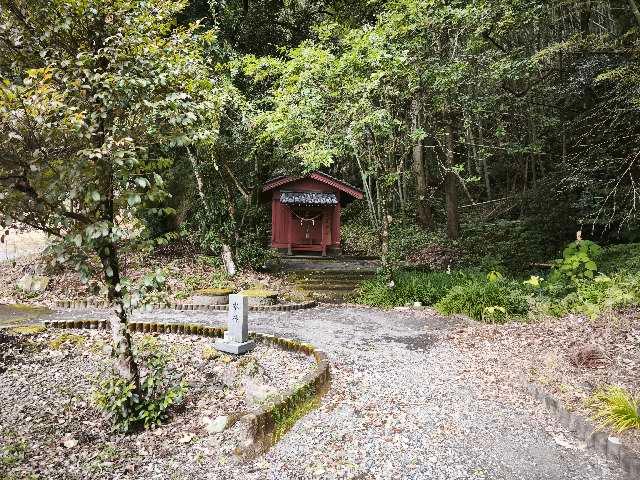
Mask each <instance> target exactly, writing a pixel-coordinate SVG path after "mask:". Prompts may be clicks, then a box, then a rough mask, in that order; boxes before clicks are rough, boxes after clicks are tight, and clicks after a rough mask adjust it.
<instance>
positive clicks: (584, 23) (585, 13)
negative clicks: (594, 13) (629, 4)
mask: <svg viewBox="0 0 640 480" xmlns="http://www.w3.org/2000/svg"><path fill="white" fill-rule="evenodd" d="M631 1H633V0H631ZM582 3H583V5H582V9H581V10H580V32H581V33H582V37H586V36H587V35H589V27H590V25H591V1H590V0H583V2H582Z"/></svg>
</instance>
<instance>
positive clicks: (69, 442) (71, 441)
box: [62, 437, 78, 448]
mask: <svg viewBox="0 0 640 480" xmlns="http://www.w3.org/2000/svg"><path fill="white" fill-rule="evenodd" d="M62 445H64V446H65V448H73V447H75V446H76V445H78V440H76V439H75V438H72V437H65V438H63V439H62Z"/></svg>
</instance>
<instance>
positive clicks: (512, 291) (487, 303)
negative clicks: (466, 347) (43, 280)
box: [436, 279, 529, 321]
mask: <svg viewBox="0 0 640 480" xmlns="http://www.w3.org/2000/svg"><path fill="white" fill-rule="evenodd" d="M436 308H437V309H438V311H440V312H441V313H443V314H445V315H451V314H455V313H459V314H464V315H467V316H469V317H472V318H475V319H476V320H483V319H487V320H489V319H491V320H493V321H496V320H500V321H503V320H504V319H506V318H507V317H508V316H514V315H524V314H526V313H527V312H528V310H529V303H528V301H527V297H526V296H525V294H524V292H523V291H522V289H521V286H520V284H518V283H517V282H507V281H495V282H487V281H486V280H482V279H472V280H469V281H467V282H465V283H464V284H462V285H458V286H456V287H453V288H452V289H451V290H450V291H449V293H448V294H447V295H446V296H445V297H444V298H442V299H441V300H440V301H439V302H438V303H437V304H436ZM503 310H504V312H503ZM500 314H501V315H500Z"/></svg>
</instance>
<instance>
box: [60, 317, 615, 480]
mask: <svg viewBox="0 0 640 480" xmlns="http://www.w3.org/2000/svg"><path fill="white" fill-rule="evenodd" d="M59 315H60V316H64V317H65V318H69V316H77V317H79V318H87V317H91V316H97V314H96V315H92V314H91V313H90V312H73V313H72V314H69V313H64V314H59ZM139 318H140V319H145V318H147V319H148V318H154V319H156V320H161V321H168V320H175V321H187V322H206V323H212V324H222V323H224V321H225V314H224V313H218V312H211V313H209V312H195V311H187V312H173V311H171V312H170V311H163V312H154V313H152V314H143V315H140V316H139ZM250 322H251V323H250V328H251V329H252V330H256V331H261V332H267V333H274V334H278V335H281V336H287V337H291V338H297V339H300V340H304V341H308V342H311V343H313V344H314V345H316V346H317V347H320V348H322V349H324V350H325V351H326V352H327V354H328V355H329V359H330V362H331V364H332V375H333V380H332V388H331V390H330V391H329V393H328V394H327V395H326V396H325V397H324V398H323V402H322V405H321V407H320V408H318V409H317V410H315V411H313V412H311V413H310V414H308V415H307V416H306V417H304V418H303V419H302V420H300V421H299V422H298V423H297V424H296V425H295V426H294V427H293V429H292V430H291V431H290V432H289V433H288V434H287V435H286V436H285V437H284V438H283V439H282V440H281V441H280V442H279V443H278V444H277V445H275V446H274V447H273V448H272V449H271V450H270V451H269V452H268V453H267V455H266V456H264V457H262V458H258V459H256V460H255V461H253V462H252V463H250V464H248V465H243V466H241V467H238V466H235V467H232V466H231V465H230V464H225V463H224V462H218V461H211V462H204V463H199V464H197V465H195V466H193V467H194V468H195V469H196V470H190V471H189V473H188V475H189V478H190V479H196V478H203V479H222V478H225V479H274V480H275V479H278V480H284V479H310V478H323V479H334V478H351V479H434V480H435V479H443V480H444V479H447V480H452V479H482V478H484V479H505V480H506V479H514V480H515V479H518V480H520V479H522V480H529V479H531V480H533V479H553V480H560V479H576V478H580V479H599V480H611V479H622V478H623V475H622V472H621V470H620V469H619V468H618V467H616V466H613V465H612V464H610V463H608V462H606V461H605V459H604V458H603V457H601V456H599V455H597V454H596V453H594V452H593V451H589V450H585V448H584V445H581V444H580V443H579V442H577V441H576V439H575V438H574V437H573V436H572V435H571V434H570V433H568V432H566V431H565V430H563V428H562V427H561V426H560V425H559V424H558V423H557V422H556V421H555V420H554V419H553V418H552V417H551V416H550V415H548V414H547V413H546V412H545V411H544V409H543V408H542V407H541V405H539V403H537V402H536V401H534V400H532V399H530V398H529V397H528V396H527V394H526V393H524V392H523V391H522V390H521V388H520V387H516V386H511V385H505V384H503V383H501V381H500V379H499V378H495V377H492V376H489V377H486V376H480V375H479V374H477V373H476V371H475V369H474V359H473V358H472V356H471V355H470V354H469V353H463V352H461V351H459V350H457V349H456V348H455V347H454V346H453V345H451V343H450V342H448V341H447V335H448V333H449V331H450V330H451V329H452V328H456V325H455V324H454V323H453V321H450V320H446V319H443V318H440V317H437V316H434V315H431V314H428V313H424V312H410V311H397V310H396V311H390V312H383V311H378V310H374V309H366V308H355V307H346V306H342V307H321V308H316V309H311V310H303V311H298V312H291V313H277V312H274V313H253V314H251V315H250ZM157 468H158V470H157V471H155V472H145V475H144V477H145V478H146V479H151V478H186V476H185V472H184V470H182V468H183V466H180V465H158V466H157Z"/></svg>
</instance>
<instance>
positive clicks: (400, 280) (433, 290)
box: [358, 271, 469, 308]
mask: <svg viewBox="0 0 640 480" xmlns="http://www.w3.org/2000/svg"><path fill="white" fill-rule="evenodd" d="M468 279H469V276H468V275H467V274H466V273H463V272H454V273H451V274H448V273H446V272H417V271H407V272H401V273H399V274H397V275H396V276H395V278H394V280H393V283H394V284H393V286H390V285H389V282H388V281H387V280H385V279H383V278H380V277H378V278H374V279H372V280H367V281H366V282H364V283H363V284H362V286H361V287H360V291H359V294H358V302H359V303H362V304H364V305H370V306H373V307H386V308H390V307H398V306H402V305H405V304H407V303H414V302H421V303H422V304H423V305H434V304H435V303H437V302H438V301H439V300H440V299H441V298H443V297H444V296H445V295H447V293H448V292H449V290H451V289H452V288H453V287H455V286H457V285H461V284H463V283H464V282H466V281H468Z"/></svg>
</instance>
